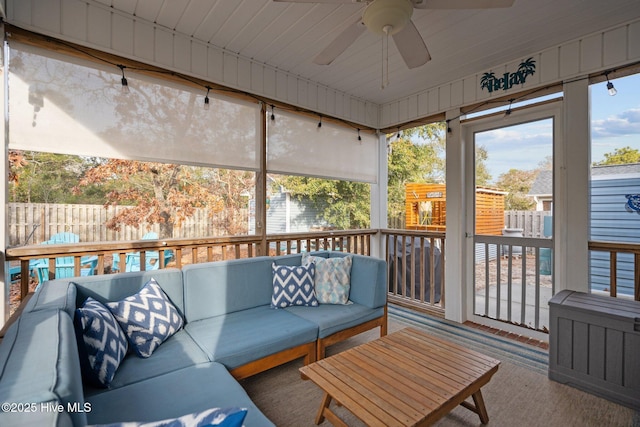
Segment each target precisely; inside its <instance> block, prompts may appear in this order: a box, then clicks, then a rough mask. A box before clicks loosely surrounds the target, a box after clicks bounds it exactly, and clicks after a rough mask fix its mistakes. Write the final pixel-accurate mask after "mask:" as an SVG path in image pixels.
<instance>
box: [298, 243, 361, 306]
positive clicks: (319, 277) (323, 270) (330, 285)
mask: <svg viewBox="0 0 640 427" xmlns="http://www.w3.org/2000/svg"><path fill="white" fill-rule="evenodd" d="M352 260H353V257H351V256H345V257H341V258H321V257H317V256H313V255H308V254H307V253H304V254H302V264H303V265H307V264H309V263H314V264H315V265H316V276H315V290H316V298H317V299H318V302H319V303H320V304H348V303H349V289H350V287H351V263H352Z"/></svg>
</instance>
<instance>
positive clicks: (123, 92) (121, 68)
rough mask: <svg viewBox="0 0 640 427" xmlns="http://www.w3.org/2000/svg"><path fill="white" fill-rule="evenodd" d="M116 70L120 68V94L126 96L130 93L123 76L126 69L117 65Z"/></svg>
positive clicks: (127, 83)
mask: <svg viewBox="0 0 640 427" xmlns="http://www.w3.org/2000/svg"><path fill="white" fill-rule="evenodd" d="M118 68H120V71H122V79H121V80H120V82H121V83H122V88H121V89H120V91H121V92H122V94H123V95H126V94H128V93H129V92H130V90H129V82H128V81H127V78H126V77H125V76H124V69H125V68H127V67H126V66H124V65H118Z"/></svg>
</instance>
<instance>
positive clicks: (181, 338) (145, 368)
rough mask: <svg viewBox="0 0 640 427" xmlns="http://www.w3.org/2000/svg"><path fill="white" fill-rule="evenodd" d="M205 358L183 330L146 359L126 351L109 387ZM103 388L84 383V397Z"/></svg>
mask: <svg viewBox="0 0 640 427" xmlns="http://www.w3.org/2000/svg"><path fill="white" fill-rule="evenodd" d="M208 361H209V358H208V357H207V355H206V354H205V353H204V352H203V351H202V349H201V348H200V347H199V346H198V344H196V342H195V341H194V340H193V338H191V336H190V335H189V334H188V333H186V332H185V330H184V329H182V330H180V331H178V332H176V333H175V334H174V335H173V336H171V337H170V338H169V339H167V340H166V341H165V342H163V343H162V345H161V346H160V347H158V348H156V350H155V351H154V352H153V354H152V355H151V356H149V357H147V358H141V357H138V356H137V355H136V354H135V353H130V354H129V355H128V356H127V357H125V358H124V360H123V361H122V363H121V364H120V367H119V368H118V371H117V372H116V376H115V377H114V378H113V381H111V385H110V386H109V389H110V390H113V389H115V388H120V387H124V386H126V385H129V384H133V383H137V382H140V381H144V380H146V379H148V378H153V377H157V376H160V375H164V374H166V373H169V372H173V371H177V370H179V369H182V368H186V367H188V366H193V365H197V364H198V363H205V362H208ZM108 391H109V390H105V389H104V388H96V387H88V386H86V385H85V389H84V393H85V396H93V395H95V394H99V393H104V392H108Z"/></svg>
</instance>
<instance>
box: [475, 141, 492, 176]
mask: <svg viewBox="0 0 640 427" xmlns="http://www.w3.org/2000/svg"><path fill="white" fill-rule="evenodd" d="M488 158H489V153H488V152H487V149H486V147H484V146H483V145H478V146H477V147H476V185H479V186H487V185H489V183H490V182H491V179H492V178H491V173H489V169H487V164H486V163H485V162H486V161H487V159H488Z"/></svg>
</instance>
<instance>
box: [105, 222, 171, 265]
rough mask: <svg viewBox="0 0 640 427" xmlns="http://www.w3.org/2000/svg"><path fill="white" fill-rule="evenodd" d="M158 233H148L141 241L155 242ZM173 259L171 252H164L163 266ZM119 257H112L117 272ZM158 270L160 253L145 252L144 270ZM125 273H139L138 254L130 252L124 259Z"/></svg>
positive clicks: (169, 250)
mask: <svg viewBox="0 0 640 427" xmlns="http://www.w3.org/2000/svg"><path fill="white" fill-rule="evenodd" d="M157 239H158V233H156V232H153V231H150V232H148V233H146V234H145V235H144V236H142V240H157ZM172 259H173V251H172V250H171V249H167V250H165V251H164V264H165V265H167V263H168V262H169V261H171V260H172ZM119 266H120V257H119V256H118V255H117V254H114V256H113V269H114V270H119ZM159 268H160V252H159V251H145V270H146V271H151V270H157V269H159ZM125 271H140V252H130V253H127V254H126V257H125Z"/></svg>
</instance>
